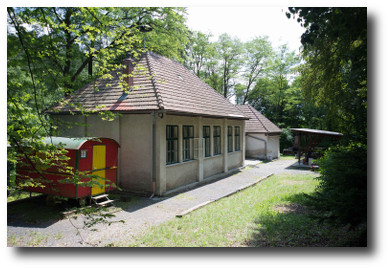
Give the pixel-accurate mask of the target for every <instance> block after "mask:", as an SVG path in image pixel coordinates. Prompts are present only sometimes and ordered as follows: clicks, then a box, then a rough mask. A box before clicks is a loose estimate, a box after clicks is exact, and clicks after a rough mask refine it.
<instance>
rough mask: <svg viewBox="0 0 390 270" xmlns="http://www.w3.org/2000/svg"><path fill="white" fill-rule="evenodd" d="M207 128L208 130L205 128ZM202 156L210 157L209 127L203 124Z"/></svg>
mask: <svg viewBox="0 0 390 270" xmlns="http://www.w3.org/2000/svg"><path fill="white" fill-rule="evenodd" d="M207 129H208V132H206V130H207ZM203 139H204V157H211V127H210V126H203Z"/></svg>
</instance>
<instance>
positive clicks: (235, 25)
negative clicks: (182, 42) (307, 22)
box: [187, 6, 304, 53]
mask: <svg viewBox="0 0 390 270" xmlns="http://www.w3.org/2000/svg"><path fill="white" fill-rule="evenodd" d="M286 11H287V7H269V6H196V7H193V6H192V7H188V20H187V25H188V26H189V28H190V29H191V30H197V31H201V32H204V33H207V32H210V33H211V34H213V39H212V40H213V41H215V40H216V39H217V38H218V36H219V35H220V34H223V33H228V34H229V35H231V36H233V37H237V38H239V39H240V40H241V41H248V40H251V39H252V38H254V37H256V36H268V37H269V40H270V41H271V42H272V46H273V47H274V48H276V47H278V46H280V45H282V44H288V47H289V49H290V50H294V51H296V53H298V52H299V47H300V46H301V43H300V37H301V35H302V33H303V32H304V28H303V27H301V26H300V24H299V23H297V21H296V20H293V19H288V18H287V17H286V15H285V13H286Z"/></svg>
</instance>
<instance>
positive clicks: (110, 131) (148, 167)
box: [57, 113, 245, 195]
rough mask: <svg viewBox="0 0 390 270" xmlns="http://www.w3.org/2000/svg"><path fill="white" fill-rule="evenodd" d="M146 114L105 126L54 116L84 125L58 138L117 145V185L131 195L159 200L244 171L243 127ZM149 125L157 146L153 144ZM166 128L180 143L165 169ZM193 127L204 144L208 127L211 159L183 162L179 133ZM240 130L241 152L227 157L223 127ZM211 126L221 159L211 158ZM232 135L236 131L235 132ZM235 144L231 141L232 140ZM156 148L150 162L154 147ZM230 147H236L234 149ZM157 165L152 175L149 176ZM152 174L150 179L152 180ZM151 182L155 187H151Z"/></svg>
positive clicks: (238, 122)
mask: <svg viewBox="0 0 390 270" xmlns="http://www.w3.org/2000/svg"><path fill="white" fill-rule="evenodd" d="M162 116H163V117H162V118H161V117H159V116H158V114H157V113H156V115H154V114H152V113H149V114H123V115H121V116H120V117H119V118H117V119H116V120H114V121H110V122H109V121H103V120H101V119H100V118H99V116H88V117H84V116H79V115H71V116H57V117H58V118H61V119H64V120H68V121H71V122H73V123H75V122H76V123H80V124H87V125H82V126H77V127H72V128H71V129H65V127H62V128H61V134H62V136H73V137H81V136H86V135H88V136H99V137H108V138H113V139H115V140H116V141H118V143H119V144H120V146H121V147H120V149H119V174H118V183H119V185H120V187H121V188H123V189H125V190H130V191H134V192H152V191H155V192H156V194H157V195H162V194H164V193H166V192H167V191H170V190H172V189H175V188H178V187H181V186H184V185H188V184H191V183H195V182H200V181H204V180H207V179H208V178H211V177H213V176H215V175H220V174H221V173H227V172H228V171H229V170H232V169H235V168H238V167H241V166H243V165H244V155H243V154H242V153H243V149H245V137H244V136H243V135H244V129H245V121H244V120H230V119H219V118H206V117H190V116H178V115H167V114H166V113H164V114H163V115H162ZM153 123H154V126H155V135H156V136H155V140H154V142H153V135H152V134H153V132H152V130H153ZM166 125H178V127H179V128H178V131H179V141H178V146H179V147H178V150H179V151H178V154H179V162H178V163H177V164H172V165H166ZM183 125H193V126H194V137H195V138H203V126H210V130H211V134H210V135H211V136H210V137H211V138H210V142H211V157H207V158H204V157H203V149H202V153H201V155H200V156H199V158H198V159H196V160H191V161H186V162H183V161H182V159H183V158H182V127H183ZM229 125H231V126H233V127H234V126H240V133H241V134H240V138H241V145H240V146H241V150H240V151H234V152H232V153H227V139H226V138H227V134H226V132H227V126H229ZM213 126H220V127H221V150H222V154H220V155H217V156H214V155H213ZM233 131H234V128H233ZM233 142H234V136H233ZM153 143H154V144H155V146H156V147H155V153H154V160H153V150H152V145H153ZM233 145H234V143H233ZM153 164H155V170H153ZM153 173H154V177H153ZM153 180H155V183H154V184H153Z"/></svg>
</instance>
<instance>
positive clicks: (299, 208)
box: [273, 203, 309, 215]
mask: <svg viewBox="0 0 390 270" xmlns="http://www.w3.org/2000/svg"><path fill="white" fill-rule="evenodd" d="M273 209H274V210H275V211H276V212H279V213H296V214H304V215H306V214H308V213H309V210H308V209H307V207H305V206H303V205H300V204H297V203H290V204H279V205H275V206H274V207H273Z"/></svg>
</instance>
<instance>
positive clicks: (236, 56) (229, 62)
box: [215, 33, 242, 98]
mask: <svg viewBox="0 0 390 270" xmlns="http://www.w3.org/2000/svg"><path fill="white" fill-rule="evenodd" d="M215 47H216V51H217V53H218V59H219V61H220V76H221V77H222V89H219V88H217V89H216V90H219V91H221V93H222V94H223V96H224V97H225V98H229V97H230V96H231V92H232V91H233V88H234V85H235V79H236V78H237V76H238V74H239V71H240V66H241V63H242V59H241V52H242V43H241V42H240V40H238V39H237V38H232V37H230V36H229V35H228V34H226V33H225V34H222V35H220V36H219V38H218V42H217V43H216V45H215Z"/></svg>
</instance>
